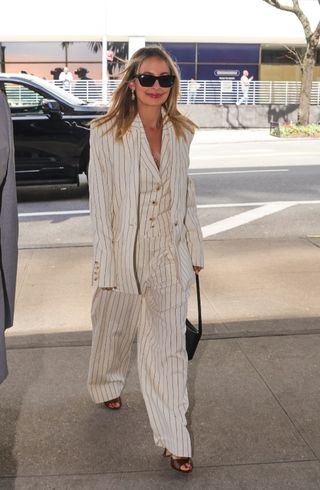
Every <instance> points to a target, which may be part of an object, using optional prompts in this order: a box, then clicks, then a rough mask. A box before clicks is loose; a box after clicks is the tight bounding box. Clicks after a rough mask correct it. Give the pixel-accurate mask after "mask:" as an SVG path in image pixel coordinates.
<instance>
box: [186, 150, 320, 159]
mask: <svg viewBox="0 0 320 490" xmlns="http://www.w3.org/2000/svg"><path fill="white" fill-rule="evenodd" d="M249 156H250V157H254V156H256V157H258V158H260V159H261V158H262V157H263V156H264V154H263V153H251V154H250V155H246V154H241V153H231V154H230V155H223V154H219V155H214V154H212V155H198V156H195V155H192V154H191V155H190V160H191V161H197V162H198V161H200V160H203V161H205V160H219V161H220V160H230V159H232V160H235V161H237V160H238V159H240V158H241V159H243V158H246V159H247V158H249ZM266 156H267V157H268V158H269V157H270V155H266ZM278 156H279V157H281V158H282V157H284V156H288V157H289V156H290V157H291V158H295V157H298V156H303V157H304V158H307V157H308V158H309V157H313V156H319V152H315V151H310V152H309V151H308V152H299V151H295V152H294V153H288V152H286V153H285V152H284V153H280V152H279V153H278Z"/></svg>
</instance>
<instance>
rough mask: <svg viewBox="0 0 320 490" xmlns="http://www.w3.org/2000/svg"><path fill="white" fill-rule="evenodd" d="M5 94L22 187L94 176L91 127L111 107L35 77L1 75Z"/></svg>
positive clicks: (19, 181)
mask: <svg viewBox="0 0 320 490" xmlns="http://www.w3.org/2000/svg"><path fill="white" fill-rule="evenodd" d="M0 89H1V90H3V91H4V92H5V94H6V96H7V100H8V103H9V106H10V109H11V114H12V121H13V128H14V140H15V159H16V179H17V185H33V184H56V183H60V182H63V183H77V182H78V178H79V174H81V173H83V172H85V173H87V171H88V163H89V127H88V123H89V121H91V120H92V119H93V118H95V117H97V116H99V115H102V114H104V113H105V112H106V110H107V108H106V107H105V106H103V105H100V106H99V105H98V104H96V105H93V104H92V103H88V102H86V101H83V100H81V99H79V98H78V97H75V96H74V95H72V93H70V92H67V91H65V90H63V89H61V88H58V87H55V86H54V85H53V84H52V83H50V82H48V81H46V80H42V79H41V78H38V77H35V76H32V75H22V74H19V75H11V74H5V73H1V74H0ZM71 90H72V88H71Z"/></svg>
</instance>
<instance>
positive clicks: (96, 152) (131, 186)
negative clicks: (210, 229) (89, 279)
mask: <svg viewBox="0 0 320 490" xmlns="http://www.w3.org/2000/svg"><path fill="white" fill-rule="evenodd" d="M109 124H110V123H109ZM107 129H108V126H107V125H106V124H104V125H101V126H99V127H96V128H93V129H92V130H91V134H90V164H89V189H90V212H91V219H92V227H93V249H94V266H93V285H94V286H96V287H116V288H117V289H118V290H119V291H121V292H125V293H129V294H138V293H139V289H138V284H137V280H136V271H135V265H134V264H135V261H134V254H135V241H136V237H137V230H138V226H139V186H140V154H141V135H142V131H144V129H143V126H142V123H141V120H140V117H139V116H138V115H137V117H136V118H135V120H134V121H133V123H132V126H131V128H130V130H129V131H127V133H126V134H125V136H124V138H123V142H116V140H115V137H114V133H113V131H110V132H108V133H106V130H107ZM163 135H166V136H165V137H166V138H168V141H166V142H164V141H162V145H164V144H168V145H169V148H170V151H171V165H172V172H171V183H170V187H171V189H170V192H171V201H172V202H171V224H172V241H173V243H174V245H175V261H176V267H177V275H178V278H179V277H180V274H179V270H180V263H181V260H180V256H179V254H180V251H179V249H180V247H181V244H182V243H185V244H186V245H187V247H188V250H189V253H190V256H191V260H192V264H193V265H198V266H202V265H203V249H202V234H201V228H200V224H199V220H198V217H197V210H196V203H195V195H194V186H193V183H192V181H191V180H190V178H189V177H188V167H189V147H190V143H191V141H192V137H193V135H192V134H191V133H190V132H188V131H186V139H184V138H177V137H176V134H175V131H174V127H173V125H172V123H170V122H167V123H166V131H163ZM163 137H164V136H163Z"/></svg>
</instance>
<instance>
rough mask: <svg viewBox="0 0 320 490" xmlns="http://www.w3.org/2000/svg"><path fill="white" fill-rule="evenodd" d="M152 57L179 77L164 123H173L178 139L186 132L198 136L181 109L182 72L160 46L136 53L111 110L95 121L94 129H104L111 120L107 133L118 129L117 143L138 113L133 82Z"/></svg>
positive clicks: (118, 89) (165, 107) (167, 102)
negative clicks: (161, 61)
mask: <svg viewBox="0 0 320 490" xmlns="http://www.w3.org/2000/svg"><path fill="white" fill-rule="evenodd" d="M151 57H157V58H160V59H161V60H163V61H165V62H166V63H167V65H168V68H169V71H170V75H175V77H176V78H175V82H174V84H173V86H172V87H171V89H170V93H169V96H168V98H167V100H166V101H165V103H164V104H163V106H162V107H163V108H164V111H165V118H164V123H165V122H166V121H170V122H171V123H172V124H173V127H174V129H175V132H176V135H177V137H183V138H185V130H188V131H190V132H191V133H194V131H195V129H196V128H197V125H196V124H194V123H193V122H192V121H191V120H190V119H188V118H187V117H186V116H184V115H183V114H181V113H180V112H179V111H178V109H177V100H178V97H179V85H180V74H179V70H178V68H177V66H176V65H175V63H174V62H173V60H172V58H171V57H170V55H169V54H168V53H167V52H166V51H165V50H164V49H163V48H162V47H160V46H146V47H144V48H141V49H139V50H138V51H136V52H135V53H134V54H133V56H132V57H131V58H130V60H129V61H128V63H127V65H126V67H125V69H124V70H123V72H122V79H121V82H120V84H119V86H118V87H117V88H116V90H115V91H114V93H113V96H112V100H111V105H110V108H109V111H108V112H107V114H105V115H103V116H101V117H99V118H97V119H94V120H93V121H92V122H91V126H92V127H96V126H101V125H102V124H104V123H107V122H109V121H110V122H111V125H110V127H108V129H107V132H108V131H111V130H113V129H115V138H116V140H117V141H122V138H123V136H124V135H125V133H126V132H127V131H128V129H129V128H130V126H131V124H132V122H133V120H134V118H135V117H136V115H137V113H138V106H137V101H136V99H135V100H132V98H131V90H130V88H129V83H130V82H131V81H132V80H134V78H135V76H136V75H137V73H138V70H139V67H140V66H141V64H142V63H143V61H144V60H146V59H147V58H151Z"/></svg>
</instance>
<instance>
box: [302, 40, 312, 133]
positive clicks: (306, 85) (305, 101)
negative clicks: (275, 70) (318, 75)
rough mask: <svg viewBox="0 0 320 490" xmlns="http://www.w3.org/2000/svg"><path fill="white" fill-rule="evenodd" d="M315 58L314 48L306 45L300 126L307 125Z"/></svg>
mask: <svg viewBox="0 0 320 490" xmlns="http://www.w3.org/2000/svg"><path fill="white" fill-rule="evenodd" d="M315 58H316V46H314V45H312V44H311V45H310V44H308V45H307V51H306V54H305V56H304V58H303V65H302V79H301V92H300V103H299V113H298V124H301V125H302V126H305V125H306V124H309V116H310V100H311V89H312V79H313V69H314V65H315Z"/></svg>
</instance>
